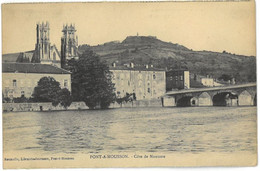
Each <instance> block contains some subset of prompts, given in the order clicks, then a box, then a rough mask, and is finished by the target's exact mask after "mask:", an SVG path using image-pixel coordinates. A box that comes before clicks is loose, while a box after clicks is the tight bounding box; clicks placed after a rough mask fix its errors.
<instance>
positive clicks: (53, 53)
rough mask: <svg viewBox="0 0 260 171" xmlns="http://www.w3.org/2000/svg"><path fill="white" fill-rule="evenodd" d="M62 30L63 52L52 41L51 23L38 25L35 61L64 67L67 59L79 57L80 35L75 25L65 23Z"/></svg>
mask: <svg viewBox="0 0 260 171" xmlns="http://www.w3.org/2000/svg"><path fill="white" fill-rule="evenodd" d="M62 32H63V36H62V37H61V53H59V51H58V50H57V48H56V46H55V45H51V43H50V26H49V23H48V22H46V24H45V23H42V24H40V23H38V24H37V25H36V37H37V40H36V45H35V51H34V54H33V57H32V62H33V63H42V64H52V65H56V66H58V67H62V68H63V67H64V66H65V65H66V61H67V60H69V59H72V58H75V59H77V58H78V53H77V47H78V37H77V36H76V35H75V32H76V29H75V25H72V24H71V25H67V24H66V25H65V26H64V25H63V29H62Z"/></svg>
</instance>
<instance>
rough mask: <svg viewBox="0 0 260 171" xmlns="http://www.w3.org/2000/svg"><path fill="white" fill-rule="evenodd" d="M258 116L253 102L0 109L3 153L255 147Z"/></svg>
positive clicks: (236, 149) (240, 149) (199, 150)
mask: <svg viewBox="0 0 260 171" xmlns="http://www.w3.org/2000/svg"><path fill="white" fill-rule="evenodd" d="M256 120H257V115H256V107H186V108H121V109H109V110H85V111H60V112H17V113H3V135H4V153H8V152H23V151H24V152H28V151H29V152H32V153H37V154H38V155H39V154H43V155H48V154H57V153H64V154H65V153H66V154H79V153H83V154H92V153H93V154H95V153H107V152H136V151H138V152H162V153H163V152H166V153H205V152H218V153H221V152H225V153H226V152H228V153H229V152H243V151H246V152H252V153H255V152H256V150H257V145H256V141H257V139H256V137H257V133H256V131H257V129H256V127H257V121H256Z"/></svg>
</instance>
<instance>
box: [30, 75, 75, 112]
mask: <svg viewBox="0 0 260 171" xmlns="http://www.w3.org/2000/svg"><path fill="white" fill-rule="evenodd" d="M32 96H33V100H34V101H35V102H51V103H52V105H53V106H57V105H58V104H61V105H62V106H64V107H65V108H67V107H68V106H69V105H70V104H71V102H72V100H71V97H70V96H71V95H70V92H69V90H67V89H61V88H60V83H59V82H57V81H56V80H55V79H54V78H53V77H43V78H41V79H40V80H39V81H38V85H37V86H36V87H35V88H34V92H33V95H32Z"/></svg>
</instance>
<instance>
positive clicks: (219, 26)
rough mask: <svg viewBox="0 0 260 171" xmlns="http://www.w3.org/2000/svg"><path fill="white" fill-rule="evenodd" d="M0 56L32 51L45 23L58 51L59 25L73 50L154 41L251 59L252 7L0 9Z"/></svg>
mask: <svg viewBox="0 0 260 171" xmlns="http://www.w3.org/2000/svg"><path fill="white" fill-rule="evenodd" d="M2 14H3V16H2V31H3V33H2V38H3V50H2V51H3V53H4V54H5V53H13V52H22V51H27V50H33V49H34V48H35V43H36V23H37V22H42V21H49V23H50V41H51V43H52V44H55V45H56V46H57V48H58V50H60V41H61V40H60V39H61V36H62V32H61V30H62V27H63V24H66V23H68V24H70V23H74V24H75V26H76V29H77V32H76V33H77V35H78V38H79V44H89V45H97V44H103V43H105V42H108V41H114V40H119V41H122V40H124V39H125V38H126V37H127V36H133V35H136V34H137V32H138V34H139V35H140V36H148V35H151V36H156V37H157V38H158V39H161V40H162V41H166V42H172V43H179V44H181V45H184V46H186V47H187V48H190V49H193V50H210V51H218V52H222V51H223V50H226V51H227V52H231V53H236V54H241V55H254V56H255V55H256V50H255V42H256V39H255V38H256V36H255V7H254V2H172V3H169V2H161V3H65V4H60V3H48V4H8V5H3V6H2Z"/></svg>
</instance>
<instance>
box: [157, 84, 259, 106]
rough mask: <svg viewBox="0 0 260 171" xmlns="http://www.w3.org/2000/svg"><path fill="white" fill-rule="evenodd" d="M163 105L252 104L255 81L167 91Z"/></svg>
mask: <svg viewBox="0 0 260 171" xmlns="http://www.w3.org/2000/svg"><path fill="white" fill-rule="evenodd" d="M162 100H163V106H253V105H256V83H247V84H237V85H230V86H222V87H208V88H196V89H186V90H177V91H169V92H167V93H166V94H165V95H164V97H163V99H162Z"/></svg>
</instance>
